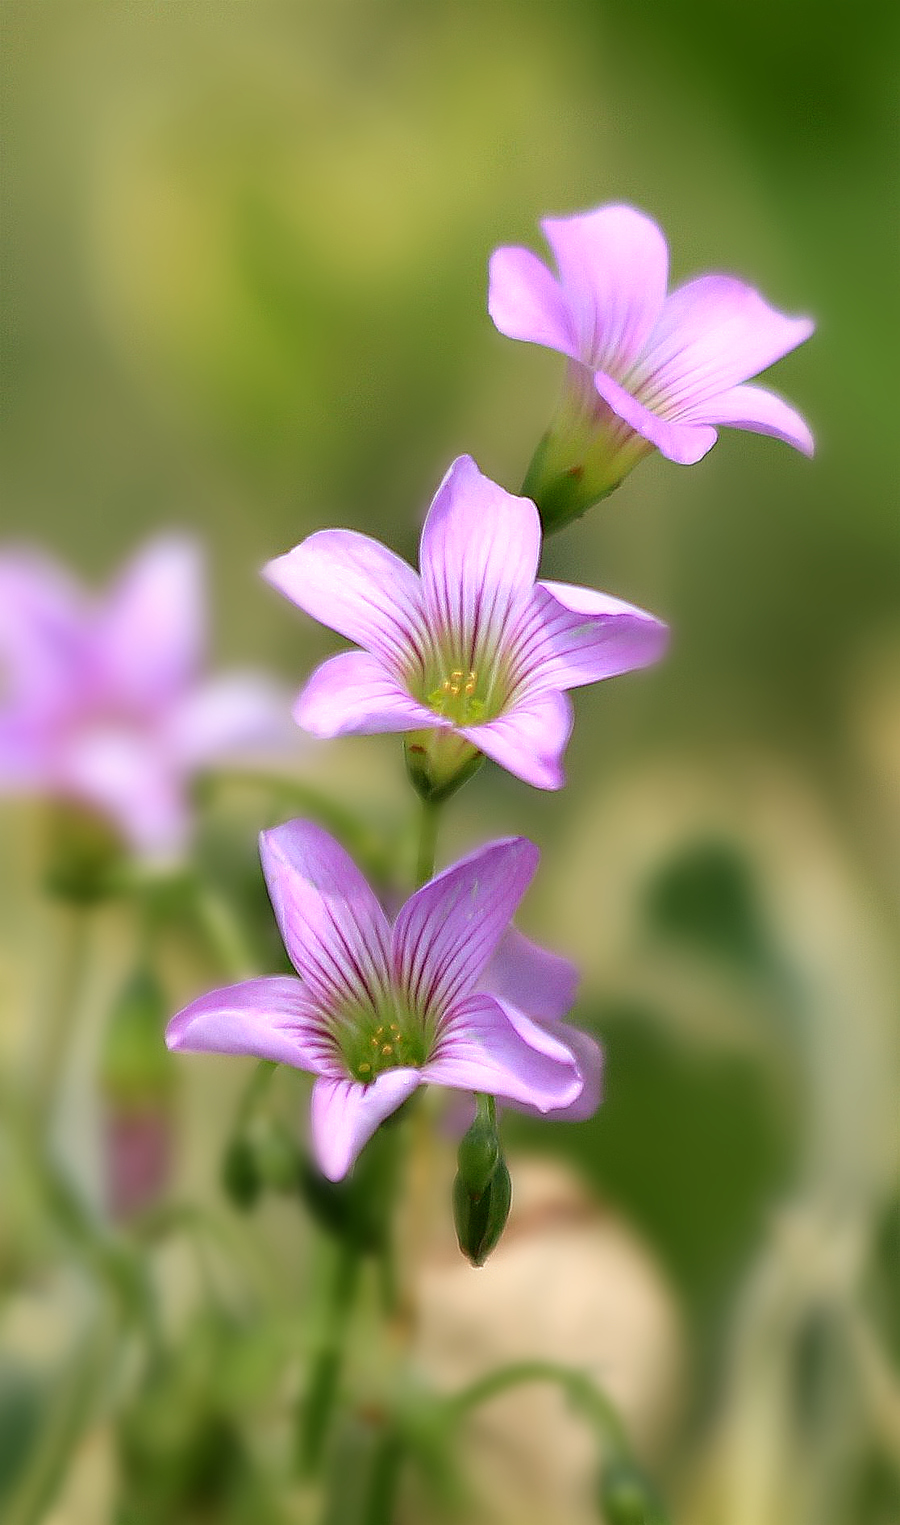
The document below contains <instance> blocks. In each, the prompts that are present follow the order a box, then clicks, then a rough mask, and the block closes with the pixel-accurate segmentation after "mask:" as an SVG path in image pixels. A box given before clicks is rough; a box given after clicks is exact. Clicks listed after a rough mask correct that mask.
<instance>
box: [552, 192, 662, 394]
mask: <svg viewBox="0 0 900 1525" xmlns="http://www.w3.org/2000/svg"><path fill="white" fill-rule="evenodd" d="M541 227H542V229H543V231H544V234H545V235H546V238H547V241H548V243H549V244H550V247H551V248H552V250H553V253H554V255H555V257H556V264H557V267H558V269H559V274H560V280H561V282H562V288H563V292H564V293H565V297H566V301H567V305H568V308H569V313H570V316H571V321H572V323H573V324H574V326H575V330H576V333H577V336H578V353H577V355H576V356H575V358H576V359H579V360H581V361H582V362H583V363H584V364H585V365H588V366H590V368H591V369H592V370H595V371H600V370H603V371H614V372H616V373H617V374H621V373H622V372H623V371H624V370H626V369H627V368H628V367H629V366H630V365H631V364H632V363H633V362H634V361H635V360H636V359H637V358H638V357H639V356H640V354H641V351H642V350H643V347H644V345H645V343H646V341H647V339H648V337H649V335H650V333H651V331H652V330H653V327H654V325H655V323H656V321H657V319H658V318H659V315H660V313H661V311H662V310H663V303H664V300H665V295H666V283H667V280H668V271H669V251H668V248H667V246H666V241H665V238H664V237H663V235H662V233H661V231H660V229H659V228H658V227H657V225H656V223H655V222H653V220H652V219H651V218H650V217H647V216H645V215H644V213H642V212H638V211H636V210H635V208H634V207H629V206H605V207H599V208H598V209H597V210H596V211H593V212H583V213H579V214H578V215H576V216H574V217H548V218H546V219H545V220H544V221H543V222H542V223H541ZM554 347H555V346H554Z"/></svg>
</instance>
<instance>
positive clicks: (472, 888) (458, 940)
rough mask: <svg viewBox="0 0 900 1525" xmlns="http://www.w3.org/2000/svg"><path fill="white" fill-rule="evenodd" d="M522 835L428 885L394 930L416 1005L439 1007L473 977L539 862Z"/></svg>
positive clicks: (396, 961) (396, 956) (400, 975)
mask: <svg viewBox="0 0 900 1525" xmlns="http://www.w3.org/2000/svg"><path fill="white" fill-rule="evenodd" d="M539 856H540V855H539V853H538V850H537V848H536V847H535V845H534V843H533V842H529V841H527V839H526V838H525V837H509V838H507V839H505V840H502V841H498V842H490V843H488V845H487V846H486V847H480V848H478V850H477V851H476V852H474V853H470V854H469V856H468V857H466V858H462V859H461V860H460V861H459V862H458V863H454V864H453V866H452V868H448V869H445V870H444V872H443V873H442V874H438V876H437V878H436V879H432V880H431V882H430V883H429V884H426V885H423V887H422V888H421V889H420V890H417V891H416V893H415V894H414V895H412V896H411V897H410V899H409V900H408V901H407V902H406V904H405V905H404V906H403V908H402V910H401V911H400V914H399V916H398V917H397V921H396V923H395V926H394V932H393V950H392V957H393V967H394V973H395V979H396V981H397V983H398V985H399V986H400V988H401V989H402V990H403V991H404V992H405V993H406V994H407V996H408V998H409V999H410V1000H411V1001H413V1002H414V1004H415V1006H416V1007H417V1009H419V1010H422V1011H424V1010H429V1011H435V1012H441V1011H444V1010H446V1008H447V1006H448V1005H449V1004H450V1003H451V1002H453V1001H458V1000H459V999H460V998H461V997H462V996H464V995H466V994H467V993H468V992H469V991H470V990H471V989H472V988H473V986H474V985H475V984H476V982H477V980H478V978H479V976H480V974H481V973H482V971H483V970H484V968H485V967H486V965H487V963H488V960H489V959H490V958H491V956H492V954H493V953H494V950H495V949H496V947H497V944H498V942H499V940H500V938H501V936H502V934H503V932H504V930H505V928H506V927H507V925H508V924H509V922H510V921H511V920H512V917H513V915H514V914H515V910H516V907H517V906H518V904H519V902H520V900H521V899H522V896H523V895H524V894H525V891H526V890H527V888H528V886H529V884H530V883H531V880H532V878H533V877H534V874H535V870H536V869H537V865H538V858H539Z"/></svg>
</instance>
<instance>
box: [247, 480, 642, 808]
mask: <svg viewBox="0 0 900 1525" xmlns="http://www.w3.org/2000/svg"><path fill="white" fill-rule="evenodd" d="M540 552H541V525H540V519H539V517H538V513H537V509H536V508H535V506H534V504H533V503H532V502H530V501H529V500H528V499H527V498H516V497H513V496H512V494H511V493H508V492H504V490H503V488H501V487H498V486H497V485H496V484H495V483H494V482H491V481H490V480H489V479H488V478H487V477H485V476H482V474H481V472H480V471H479V470H478V467H477V466H476V465H475V462H474V461H473V460H472V459H471V457H470V456H460V458H459V459H458V460H456V461H454V463H453V465H452V466H451V467H450V470H449V471H448V472H447V475H446V476H445V478H444V480H443V482H442V483H441V485H440V487H439V488H438V491H437V494H436V496H435V499H434V502H433V503H432V505H431V508H430V510H429V513H428V517H427V519H426V521H425V527H424V530H423V532H422V544H421V549H420V555H419V560H420V566H421V574H420V575H417V574H416V573H415V572H414V571H413V570H412V568H411V567H410V566H408V565H407V563H406V562H405V561H401V560H400V558H399V557H398V556H395V555H394V554H393V552H391V551H389V550H388V549H387V548H386V547H385V546H383V545H380V544H379V543H378V542H377V541H375V540H370V539H369V538H368V536H366V535H360V534H357V533H355V532H354V531H351V530H322V531H320V532H319V533H318V534H315V535H311V536H310V538H309V539H308V540H304V541H303V542H302V543H301V544H300V545H298V546H296V547H295V548H294V550H293V551H290V552H289V553H288V554H287V555H286V556H279V557H278V558H277V559H276V560H275V561H271V562H270V563H269V564H268V566H267V567H266V568H265V570H264V574H263V575H264V576H265V577H266V578H267V579H268V581H269V582H271V583H272V584H273V585H274V586H275V587H276V588H278V589H279V590H280V591H281V592H282V593H284V594H285V595H286V597H288V598H290V599H291V600H292V601H293V602H294V603H296V604H299V606H300V608H301V609H305V610H306V612H307V613H308V614H311V615H312V616H313V617H314V618H315V619H319V620H321V621H322V622H323V623H324V624H327V625H330V626H331V627H332V629H334V630H337V631H338V632H339V633H340V634H341V635H343V636H345V637H347V639H348V640H351V641H356V642H357V643H358V644H359V645H360V646H361V647H362V648H363V650H361V651H349V652H343V653H342V654H341V655H339V656H336V657H332V658H330V660H329V661H327V662H325V663H324V664H323V665H322V666H321V667H319V668H318V669H317V671H316V672H314V673H313V675H312V677H311V678H310V680H309V682H308V683H307V684H306V686H305V688H304V689H303V690H302V692H301V694H300V696H299V698H298V700H297V703H296V706H295V708H294V718H295V719H296V721H297V723H298V724H299V725H301V726H303V727H304V728H305V729H306V730H308V731H311V732H312V733H313V735H315V736H324V737H330V736H342V735H347V734H357V735H366V734H371V733H372V732H376V731H395V732H405V733H407V758H408V762H409V766H410V769H411V771H412V772H413V774H414V777H415V778H416V781H417V785H418V786H419V787H420V789H421V792H422V793H423V795H424V796H425V797H426V798H433V799H436V800H439V799H441V798H443V797H445V795H446V793H448V792H450V790H451V789H452V787H453V786H454V785H455V783H456V782H458V780H459V779H460V777H461V776H463V775H467V772H468V771H471V768H472V765H473V763H477V761H478V760H479V754H481V753H484V754H485V755H487V756H488V757H491V758H493V760H494V761H495V762H497V763H499V764H500V766H501V767H504V768H508V769H509V771H510V772H511V773H515V774H516V775H517V776H518V777H519V778H522V779H524V780H525V781H526V782H527V783H530V784H534V785H535V786H536V787H537V788H539V789H559V788H561V786H562V784H563V783H564V781H565V779H564V774H563V769H562V754H563V752H564V750H565V746H566V743H567V742H568V739H569V734H570V732H571V730H572V706H571V702H570V700H569V698H568V695H567V693H566V690H567V689H570V688H576V687H578V686H579V685H581V684H586V683H595V682H597V681H598V680H600V679H601V678H610V677H614V676H615V675H616V674H619V673H625V672H630V671H632V669H634V668H638V667H644V666H647V665H648V664H649V663H651V662H655V661H656V660H657V659H658V658H659V657H660V656H661V654H662V652H663V650H664V647H665V643H666V636H667V632H666V628H665V626H664V625H663V624H661V623H660V621H659V620H657V619H654V617H653V616H652V615H650V614H646V613H644V611H643V610H641V609H636V608H634V606H633V605H631V604H626V603H622V602H621V601H620V600H619V599H616V598H611V597H610V596H609V594H607V593H596V592H594V591H593V590H592V589H589V588H579V587H572V586H570V585H569V584H567V583H559V582H535V578H536V576H537V569H538V560H539V557H540Z"/></svg>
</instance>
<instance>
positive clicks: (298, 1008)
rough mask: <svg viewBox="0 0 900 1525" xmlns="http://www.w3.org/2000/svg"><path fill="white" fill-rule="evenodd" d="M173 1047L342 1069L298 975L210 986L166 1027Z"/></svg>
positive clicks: (306, 1067) (323, 1069)
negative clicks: (214, 988) (219, 986)
mask: <svg viewBox="0 0 900 1525" xmlns="http://www.w3.org/2000/svg"><path fill="white" fill-rule="evenodd" d="M166 1043H167V1045H168V1047H169V1048H170V1049H180V1050H185V1051H186V1052H188V1053H207V1054H243V1055H253V1056H255V1057H256V1058H257V1059H270V1060H272V1061H273V1062H274V1063H276V1064H290V1065H292V1066H293V1067H294V1069H298V1070H312V1071H313V1072H314V1073H315V1074H317V1075H321V1074H326V1075H327V1074H333V1073H335V1072H337V1071H338V1070H339V1064H338V1061H337V1059H336V1057H335V1050H334V1046H333V1044H331V1043H330V1042H329V1040H328V1037H327V1032H326V1030H325V1028H324V1024H323V1022H322V1020H321V1017H320V1016H319V1013H318V1009H317V1007H316V1005H315V1003H314V1001H313V1000H312V999H311V997H310V995H309V992H308V991H307V990H306V989H305V988H304V986H303V985H302V984H301V983H300V981H299V980H295V979H293V978H291V977H290V976H289V975H283V976H282V975H272V976H270V977H266V978H263V979H256V980H245V981H244V982H243V983H242V984H240V985H229V986H226V987H225V988H224V989H222V990H211V991H210V992H209V994H208V995H203V996H200V997H199V999H198V1000H196V1001H192V1002H191V1003H190V1005H189V1006H185V1007H184V1009H183V1010H182V1011H180V1012H179V1013H178V1015H177V1016H175V1017H173V1018H172V1020H171V1022H170V1023H169V1025H168V1027H167V1028H166Z"/></svg>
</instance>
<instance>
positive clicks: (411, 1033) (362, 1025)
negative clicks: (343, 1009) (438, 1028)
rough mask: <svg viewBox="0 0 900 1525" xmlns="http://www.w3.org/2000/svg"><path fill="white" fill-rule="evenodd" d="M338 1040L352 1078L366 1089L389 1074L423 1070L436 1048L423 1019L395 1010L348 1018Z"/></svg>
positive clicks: (357, 1013) (363, 1012)
mask: <svg viewBox="0 0 900 1525" xmlns="http://www.w3.org/2000/svg"><path fill="white" fill-rule="evenodd" d="M336 1037H337V1043H338V1047H339V1049H340V1051H341V1057H342V1058H343V1061H344V1063H345V1065H346V1066H347V1072H348V1074H349V1075H350V1076H351V1077H352V1079H353V1080H361V1081H362V1083H363V1084H364V1085H369V1084H370V1083H371V1081H373V1080H375V1079H376V1078H377V1077H378V1076H379V1075H381V1074H383V1073H384V1071H385V1070H396V1069H408V1068H412V1069H421V1067H422V1065H423V1064H424V1063H425V1061H426V1059H427V1058H428V1054H429V1052H430V1049H431V1044H432V1035H431V1034H430V1033H429V1030H428V1028H427V1026H426V1024H425V1023H424V1022H423V1021H422V1020H421V1018H420V1017H417V1016H416V1015H415V1014H414V1013H412V1012H404V1011H400V1010H399V1009H397V1008H394V1007H391V1008H389V1009H388V1011H386V1012H385V1011H382V1010H372V1009H368V1010H364V1011H356V1012H354V1013H352V1014H348V1015H346V1016H345V1017H344V1020H343V1021H342V1023H341V1024H340V1027H339V1029H338V1031H337V1033H336Z"/></svg>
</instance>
